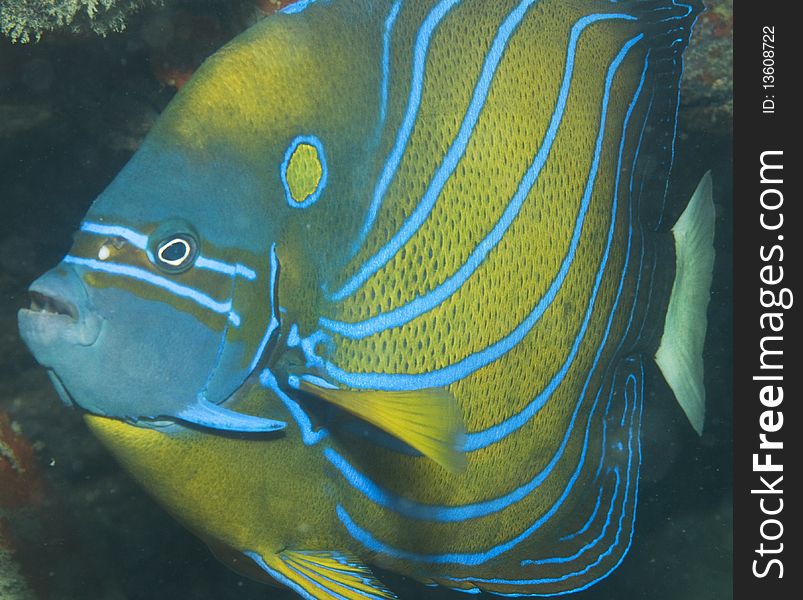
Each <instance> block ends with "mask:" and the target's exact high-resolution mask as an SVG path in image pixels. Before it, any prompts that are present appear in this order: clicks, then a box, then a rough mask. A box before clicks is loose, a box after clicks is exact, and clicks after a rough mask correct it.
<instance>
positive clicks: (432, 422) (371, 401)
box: [300, 379, 466, 473]
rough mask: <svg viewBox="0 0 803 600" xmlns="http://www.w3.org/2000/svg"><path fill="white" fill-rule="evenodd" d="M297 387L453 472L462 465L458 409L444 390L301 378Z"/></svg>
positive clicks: (463, 467) (463, 456)
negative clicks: (359, 386)
mask: <svg viewBox="0 0 803 600" xmlns="http://www.w3.org/2000/svg"><path fill="white" fill-rule="evenodd" d="M300 389H301V390H302V391H304V392H307V393H308V394H312V395H313V396H315V397H317V398H320V399H322V400H325V401H327V402H330V403H331V404H334V405H335V406H338V407H340V408H342V409H343V410H346V411H348V412H350V413H351V414H353V415H355V416H357V417H359V418H360V419H362V420H364V421H367V422H368V423H370V424H371V425H374V426H376V427H379V428H380V429H382V430H383V431H385V432H387V433H389V434H390V435H392V436H394V437H396V438H398V439H400V440H401V441H403V442H404V443H405V444H407V445H409V446H411V447H412V448H415V449H416V450H418V451H419V452H421V453H422V454H423V455H424V456H427V457H429V458H431V459H432V460H434V461H435V462H436V463H438V464H439V465H441V466H442V467H444V468H445V469H447V470H448V471H451V472H453V473H456V472H460V471H462V470H463V469H465V467H466V457H465V454H464V453H463V450H462V445H463V435H464V433H465V427H464V425H463V418H462V416H461V414H460V408H459V407H458V406H457V402H456V401H455V399H454V396H452V395H451V394H450V393H449V392H447V391H446V390H444V389H426V390H416V391H412V392H384V391H378V390H340V389H330V388H325V387H321V386H319V385H316V384H314V383H311V382H309V381H307V380H305V379H301V380H300Z"/></svg>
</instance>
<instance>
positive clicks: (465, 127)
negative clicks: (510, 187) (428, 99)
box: [332, 0, 539, 301]
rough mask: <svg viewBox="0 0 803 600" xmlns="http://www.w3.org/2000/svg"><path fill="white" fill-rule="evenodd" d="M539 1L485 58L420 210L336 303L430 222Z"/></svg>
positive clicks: (514, 17)
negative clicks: (510, 48) (513, 43)
mask: <svg viewBox="0 0 803 600" xmlns="http://www.w3.org/2000/svg"><path fill="white" fill-rule="evenodd" d="M538 1H539V0H522V1H521V2H520V3H519V4H518V6H517V7H516V8H515V9H514V10H513V11H512V12H511V13H510V14H509V15H508V16H507V17H506V18H505V20H504V22H503V23H502V25H501V26H500V27H499V30H498V31H497V34H496V37H495V38H494V40H493V42H492V44H491V47H490V49H489V50H488V54H487V55H486V56H485V59H484V63H483V66H482V71H481V72H480V76H479V79H478V81H477V84H476V86H475V87H474V93H473V95H472V98H471V101H470V103H469V105H468V108H467V109H466V114H465V117H464V118H463V122H462V123H461V125H460V129H459V131H458V132H457V135H456V136H455V139H454V141H453V142H452V144H451V146H450V147H449V150H448V151H447V152H446V155H445V156H444V158H443V161H442V162H441V164H440V166H439V167H438V169H437V170H436V171H435V174H434V175H433V177H432V181H431V182H430V184H429V186H428V187H427V190H426V192H425V193H424V196H423V197H422V198H421V201H420V202H419V204H418V206H417V207H416V208H415V210H414V211H413V213H412V214H411V215H410V216H409V217H408V218H407V219H406V220H405V222H404V223H403V224H402V226H401V228H400V229H399V230H398V231H397V232H396V233H395V234H393V236H392V237H391V238H390V240H388V241H387V242H386V243H385V245H384V246H382V248H381V249H380V250H379V251H378V252H377V253H376V254H374V255H373V256H372V257H371V258H369V259H368V260H367V261H366V262H365V263H364V264H363V265H362V267H360V269H359V271H357V273H355V274H354V275H353V276H352V277H351V278H350V279H349V281H348V282H347V283H346V284H345V285H344V286H343V287H342V288H341V289H340V290H339V291H338V292H336V293H334V294H333V295H332V299H333V300H335V301H338V300H342V299H343V298H346V297H347V296H349V295H351V294H353V293H354V292H355V291H357V290H358V289H359V288H360V286H362V285H363V284H364V283H365V282H366V281H367V280H368V278H370V277H371V276H372V275H373V274H374V273H376V272H377V271H378V270H379V269H381V268H382V267H384V266H385V265H386V264H387V263H388V261H390V259H391V258H393V256H395V255H396V253H397V252H398V251H399V250H400V249H401V248H402V246H404V245H405V244H406V243H407V242H408V241H409V240H410V238H411V237H412V236H413V235H414V234H415V232H416V231H418V229H419V227H421V225H422V224H423V223H424V221H425V220H426V219H427V217H428V216H429V214H430V212H431V211H432V209H433V207H434V206H435V203H436V202H437V200H438V198H439V196H440V194H441V192H442V191H443V188H444V186H445V185H446V182H447V181H448V180H449V178H451V176H452V174H453V173H454V170H455V169H456V168H457V165H458V163H459V162H460V160H461V159H462V158H463V155H464V154H465V152H466V148H467V147H468V143H469V141H470V139H471V136H472V134H473V133H474V128H475V126H476V125H477V122H478V121H479V119H480V115H481V114H482V112H483V109H484V108H485V103H486V101H487V99H488V93H489V91H490V89H491V84H492V83H493V79H494V77H495V76H496V71H497V69H498V67H499V63H501V62H502V57H503V55H504V52H505V49H506V48H507V45H508V43H509V42H510V38H511V37H512V36H513V34H514V33H515V32H516V30H517V29H518V27H519V25H520V24H521V21H522V20H523V19H524V17H525V15H526V14H527V11H528V10H529V9H530V8H531V7H532V6H533V5H534V4H536V3H537V2H538Z"/></svg>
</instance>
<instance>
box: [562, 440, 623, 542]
mask: <svg viewBox="0 0 803 600" xmlns="http://www.w3.org/2000/svg"><path fill="white" fill-rule="evenodd" d="M604 438H605V436H603V440H604ZM602 447H603V448H604V447H605V442H604V441H603V443H602ZM602 456H603V457H604V456H605V455H604V454H603V455H602ZM617 476H618V474H617ZM602 490H603V488H602V487H600V488H599V493H598V494H597V503H596V504H595V505H594V510H592V511H591V516H589V517H588V520H586V522H585V524H584V525H583V526H582V527H581V528H580V529H578V530H577V531H575V532H574V533H570V534H569V535H564V536H563V537H562V538H560V541H561V542H568V541H569V540H573V539H574V538H576V537H578V536H581V535H583V534H584V533H585V532H586V531H588V529H589V528H590V527H591V524H592V523H593V522H594V519H595V518H596V517H597V513H598V512H599V507H600V506H601V505H602Z"/></svg>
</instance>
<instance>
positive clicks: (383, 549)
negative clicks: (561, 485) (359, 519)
mask: <svg viewBox="0 0 803 600" xmlns="http://www.w3.org/2000/svg"><path fill="white" fill-rule="evenodd" d="M598 405H599V395H598V396H597V399H596V400H595V401H594V405H593V406H592V408H591V410H590V411H589V413H588V424H587V425H586V433H585V437H584V439H583V449H582V451H581V453H580V457H579V459H578V463H577V467H576V468H575V470H574V472H573V473H572V476H571V477H570V478H569V481H568V482H567V484H566V488H565V489H564V490H563V493H562V494H561V495H560V497H559V498H558V499H557V500H556V501H555V503H554V504H553V505H552V506H551V507H550V508H549V510H548V511H546V512H545V513H544V514H542V515H541V516H540V517H539V518H538V520H536V521H535V523H533V524H532V525H531V526H530V527H528V528H527V529H526V530H524V531H523V532H522V533H521V534H519V535H517V536H516V537H514V538H513V539H511V540H509V541H507V542H505V543H503V544H499V545H497V546H494V547H492V548H490V549H488V550H486V551H485V552H474V553H451V554H420V553H417V552H410V551H407V550H400V549H398V548H394V547H392V546H389V545H388V544H385V543H384V542H382V541H380V540H378V539H376V538H375V537H374V536H373V534H371V532H369V531H367V530H365V529H363V528H362V527H360V526H359V525H358V524H357V523H356V522H355V521H354V520H353V519H352V518H351V516H350V515H349V514H348V512H347V511H346V509H345V508H343V506H341V505H340V504H338V505H337V516H338V518H339V519H340V522H341V523H342V524H343V526H344V527H345V528H346V531H347V532H348V533H349V535H350V536H351V537H352V538H354V539H355V540H356V541H357V542H358V543H360V544H361V545H362V546H364V547H365V548H366V549H367V550H369V551H371V552H377V553H379V554H385V555H387V556H391V557H393V558H394V559H397V560H408V561H412V562H424V563H431V564H444V563H449V564H459V565H469V566H477V565H481V564H483V563H485V562H488V561H489V560H492V559H494V558H496V557H498V556H500V555H502V554H504V553H505V552H508V551H510V550H511V549H513V548H515V547H516V546H517V545H519V544H520V543H521V542H523V541H524V540H526V539H527V538H529V537H530V536H531V535H532V534H533V533H535V532H536V531H538V529H540V528H541V527H542V526H543V525H544V523H546V522H547V521H549V520H550V519H551V518H552V517H553V516H554V515H555V513H556V512H557V511H558V510H559V509H560V507H561V506H562V505H563V503H564V502H565V501H566V498H568V497H569V495H570V494H571V492H572V490H573V489H574V485H575V483H576V482H577V479H578V478H579V477H580V473H581V471H582V469H583V466H584V465H585V458H586V453H587V451H588V440H589V434H590V430H591V428H590V423H591V421H592V419H593V417H594V414H595V413H596V409H597V406H598Z"/></svg>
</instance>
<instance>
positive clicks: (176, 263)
mask: <svg viewBox="0 0 803 600" xmlns="http://www.w3.org/2000/svg"><path fill="white" fill-rule="evenodd" d="M178 245H181V246H182V247H183V252H182V253H181V256H179V258H167V257H165V252H166V251H168V250H170V249H171V248H172V249H173V252H175V247H176V246H178ZM156 256H157V257H158V258H159V261H160V262H162V263H164V264H166V265H168V266H171V267H181V266H183V265H184V263H186V262H187V259H189V258H190V257H191V256H192V246H191V245H190V243H189V242H188V241H187V240H186V239H184V238H182V237H177V238H174V239H172V240H170V241H169V242H167V243H166V244H163V245H162V246H160V247H159V250H158V251H157V252H156Z"/></svg>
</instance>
